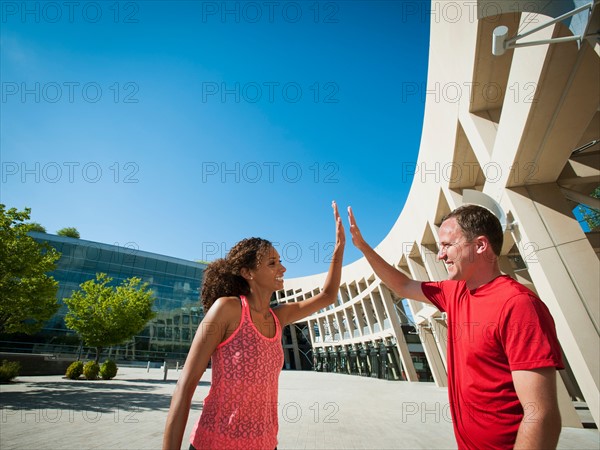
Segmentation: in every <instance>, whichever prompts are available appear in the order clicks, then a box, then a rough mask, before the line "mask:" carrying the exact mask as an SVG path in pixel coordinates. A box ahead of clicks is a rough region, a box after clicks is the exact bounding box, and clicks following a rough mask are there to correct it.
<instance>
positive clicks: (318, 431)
mask: <svg viewBox="0 0 600 450" xmlns="http://www.w3.org/2000/svg"><path fill="white" fill-rule="evenodd" d="M179 373H180V372H178V371H175V370H169V372H168V374H167V380H166V381H165V380H163V378H164V375H163V372H162V370H161V369H149V370H147V369H145V368H129V367H121V368H120V369H119V373H118V374H117V377H116V378H115V379H113V380H109V381H103V380H98V381H86V380H67V379H63V378H62V377H61V376H36V377H19V378H17V379H16V380H15V382H14V383H10V384H3V385H0V449H2V450H9V449H57V448H61V449H159V448H160V447H161V443H162V435H163V429H164V423H165V418H166V415H167V411H168V408H169V403H170V400H171V395H172V392H173V389H174V388H175V383H176V380H177V376H178V375H179ZM209 387H210V371H207V373H206V374H205V375H204V376H203V378H202V380H201V382H200V385H199V386H198V389H197V390H196V393H195V395H194V401H193V406H192V411H191V413H190V419H189V422H188V425H187V430H186V437H185V440H184V443H183V444H182V448H185V449H187V448H188V443H187V440H188V437H189V434H190V432H191V429H192V427H193V424H194V422H195V421H196V420H197V418H198V416H199V415H200V412H201V407H202V400H203V399H204V397H205V396H206V394H207V393H208V389H209ZM278 408H279V425H280V432H279V445H278V448H280V449H296V448H298V449H300V448H307V449H451V448H456V444H455V441H454V435H453V433H452V423H451V421H450V411H449V407H448V399H447V392H446V389H443V388H438V387H436V386H435V385H434V384H433V383H406V382H397V381H385V380H379V379H373V378H364V377H358V376H350V375H341V374H330V373H317V372H297V371H283V372H282V373H281V378H280V396H279V405H278ZM559 448H561V449H599V448H600V437H599V434H598V430H591V429H574V428H563V431H562V434H561V438H560V442H559Z"/></svg>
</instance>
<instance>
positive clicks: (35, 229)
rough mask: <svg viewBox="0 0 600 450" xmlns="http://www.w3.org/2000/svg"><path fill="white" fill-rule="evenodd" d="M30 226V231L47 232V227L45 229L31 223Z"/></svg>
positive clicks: (35, 223)
mask: <svg viewBox="0 0 600 450" xmlns="http://www.w3.org/2000/svg"><path fill="white" fill-rule="evenodd" d="M29 226H30V228H29V231H37V232H38V233H45V232H46V227H44V226H43V225H41V224H39V223H37V222H30V223H29Z"/></svg>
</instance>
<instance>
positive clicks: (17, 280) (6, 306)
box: [0, 204, 60, 334]
mask: <svg viewBox="0 0 600 450" xmlns="http://www.w3.org/2000/svg"><path fill="white" fill-rule="evenodd" d="M30 213H31V209H29V208H25V210H23V211H17V209H16V208H10V209H8V210H7V209H6V206H5V205H3V204H0V333H27V334H33V333H35V332H36V331H38V330H40V329H41V328H42V326H43V325H44V322H46V321H47V320H48V319H50V317H52V316H53V315H54V313H55V312H56V311H57V310H58V307H59V304H58V301H57V299H56V292H57V291H58V283H57V282H56V280H55V279H54V278H52V277H51V276H48V275H46V273H47V272H50V271H52V270H54V269H55V268H56V264H55V262H56V260H57V259H58V258H60V253H58V252H57V251H56V250H55V249H54V248H52V247H51V246H50V245H49V244H40V243H38V242H36V241H35V240H34V239H33V238H32V237H31V236H29V235H28V234H27V233H29V231H31V229H32V224H30V223H25V222H26V221H27V220H29V215H30Z"/></svg>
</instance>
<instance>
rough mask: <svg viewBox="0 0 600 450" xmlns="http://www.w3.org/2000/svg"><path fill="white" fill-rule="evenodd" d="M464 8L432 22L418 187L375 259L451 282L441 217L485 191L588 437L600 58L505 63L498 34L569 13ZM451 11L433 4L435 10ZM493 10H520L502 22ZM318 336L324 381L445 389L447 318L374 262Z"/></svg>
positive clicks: (548, 48)
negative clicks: (381, 275)
mask: <svg viewBox="0 0 600 450" xmlns="http://www.w3.org/2000/svg"><path fill="white" fill-rule="evenodd" d="M452 3H453V5H454V7H460V8H462V11H461V14H459V15H457V16H456V17H458V19H457V20H455V21H443V20H433V17H432V21H431V39H430V53H429V54H430V57H429V74H428V81H427V86H428V87H427V92H428V95H427V99H426V105H425V116H424V122H423V131H422V138H421V146H420V151H419V158H418V161H417V162H416V164H415V165H414V166H411V167H410V168H409V169H407V168H405V167H403V168H402V170H409V171H410V172H411V175H413V183H412V186H411V190H410V194H409V196H408V199H407V201H406V204H405V206H404V209H403V211H402V213H401V214H400V216H399V217H398V219H397V221H396V223H395V224H394V226H393V227H392V229H391V230H390V232H389V234H388V235H387V236H386V237H385V238H384V239H383V241H382V242H381V243H380V244H379V245H378V246H377V248H376V250H377V252H378V253H379V254H381V255H382V256H383V258H384V259H386V260H387V261H388V262H390V263H391V264H393V265H395V266H396V267H398V268H399V269H400V270H402V271H404V272H406V273H407V274H408V275H410V276H411V277H413V278H414V279H419V280H442V279H445V278H446V270H445V268H444V266H443V265H442V264H441V263H439V262H438V261H437V259H436V253H437V247H436V244H435V243H436V241H437V232H438V227H439V225H440V223H441V219H442V217H443V216H444V215H445V214H447V213H448V212H450V211H451V210H452V209H454V208H456V207H458V206H460V205H461V204H462V203H463V201H464V198H463V196H464V195H465V192H468V191H472V190H476V191H479V192H481V193H483V194H485V195H487V196H488V197H489V198H490V199H491V200H493V201H494V202H495V203H497V204H498V205H500V207H501V208H502V210H503V212H504V214H505V215H506V220H507V223H508V226H507V228H506V232H505V245H504V248H503V249H502V256H501V261H500V262H501V268H502V270H503V271H504V272H505V273H508V274H509V275H511V276H513V277H514V278H516V279H517V280H518V281H520V282H522V283H523V284H525V285H527V286H528V287H530V288H531V289H533V290H535V291H536V292H537V293H538V294H539V295H540V297H541V299H542V300H543V301H544V302H545V303H546V304H547V305H548V307H549V309H550V311H551V312H552V314H553V317H554V319H555V322H556V325H557V331H558V337H559V340H560V342H561V345H562V347H563V351H564V354H565V359H566V362H567V364H568V370H567V371H565V373H564V374H563V380H564V383H563V382H560V383H559V384H560V386H559V391H560V393H561V395H562V398H563V400H562V401H561V412H562V415H563V424H564V425H565V426H578V425H579V426H580V425H581V424H580V422H579V421H578V418H577V415H576V414H575V413H574V410H573V407H572V405H571V400H573V399H579V400H582V401H583V400H584V401H585V402H587V405H588V407H589V409H590V412H591V414H592V416H593V418H594V420H595V421H596V423H597V424H598V423H599V422H600V413H599V408H600V405H599V398H600V395H599V387H600V367H599V366H600V359H599V358H598V355H599V354H600V348H599V347H600V337H599V324H600V317H599V316H600V298H599V292H600V281H599V278H598V273H600V265H599V261H598V254H597V252H598V249H597V247H598V244H597V242H598V238H597V233H593V232H592V233H587V234H586V233H584V231H583V230H582V227H581V226H580V224H579V223H578V221H577V219H576V218H575V216H574V215H573V214H572V210H573V209H574V208H575V207H576V205H577V203H583V202H580V201H577V203H576V202H574V201H573V199H574V198H576V199H577V198H578V199H580V200H581V199H585V198H587V197H589V195H590V194H591V192H592V191H593V190H594V189H595V188H596V187H597V186H598V176H599V175H600V167H599V166H600V156H599V150H600V149H599V148H598V147H599V144H594V145H587V144H588V143H590V142H593V141H594V140H598V138H599V137H600V136H598V129H599V127H598V124H599V123H600V115H599V114H600V113H599V112H598V111H599V104H600V87H599V84H598V79H600V58H599V54H600V51H599V46H598V44H597V43H596V44H590V43H589V42H588V41H584V42H582V43H581V45H578V43H576V42H570V43H562V44H560V45H539V46H534V47H524V48H517V49H514V50H508V51H507V52H506V53H505V54H504V55H502V56H498V57H494V56H493V55H492V54H491V41H492V33H493V30H494V29H495V28H496V27H497V26H498V25H504V26H506V27H508V29H509V30H510V32H511V33H512V34H511V35H514V34H515V33H516V31H517V30H518V31H519V32H523V31H526V30H527V29H528V27H532V26H534V25H535V24H536V23H537V21H538V20H546V19H548V17H550V18H551V17H556V16H557V15H560V14H561V13H562V12H561V11H558V10H557V11H550V10H548V11H545V12H546V13H547V14H546V15H544V16H542V14H539V13H541V11H532V12H533V13H538V14H537V15H534V16H532V15H531V14H530V13H523V12H522V11H523V10H525V8H530V10H531V9H532V8H534V6H540V7H542V6H543V5H546V6H548V5H550V4H552V5H553V7H556V6H557V5H556V4H557V3H562V2H545V1H542V2H531V1H528V2H490V1H479V2H477V17H475V16H474V14H473V9H472V5H470V3H471V2H463V3H460V2H452ZM567 3H570V4H571V6H573V3H574V2H567ZM575 3H577V2H575ZM445 4H447V3H445V2H433V4H432V10H434V9H435V8H438V9H439V8H443V7H444V5H445ZM492 4H493V5H495V7H496V8H498V5H504V6H506V7H507V8H508V7H512V8H513V9H512V10H510V11H504V10H502V11H497V10H495V11H496V12H495V13H494V14H493V15H492V14H491V13H490V11H491V10H492V9H491V8H492V6H491V5H492ZM515 5H516V6H517V8H516V9H517V10H516V11H515ZM532 5H533V6H532ZM504 6H503V7H504ZM562 6H565V7H567V6H569V5H566V3H565V4H564V5H562ZM520 7H522V8H523V9H519V8H520ZM559 9H560V8H559ZM532 17H534V18H536V19H537V20H535V21H534V20H533V19H532ZM534 22H535V23H534ZM537 34H539V35H540V36H537V37H538V38H543V39H546V38H553V37H561V36H569V35H572V32H571V30H570V29H569V28H568V26H566V25H565V24H562V23H558V24H556V25H553V26H551V27H548V28H545V29H543V30H541V31H539V32H538V33H537ZM450 35H451V36H453V39H452V40H449V39H448V38H447V37H448V36H450ZM592 45H594V46H592ZM584 147H585V149H584V150H583V151H579V150H578V151H577V152H574V150H575V149H580V148H584ZM402 175H403V176H406V175H407V173H403V174H402ZM564 186H567V187H566V188H565V187H564ZM575 191H576V192H577V195H574V194H573V192H575ZM596 203H597V200H595V199H594V200H590V201H589V204H596ZM424 205H429V207H424ZM324 277H325V275H324V274H317V275H314V276H310V277H302V278H296V279H291V280H288V281H287V282H286V290H285V291H280V292H278V294H277V296H278V301H280V302H295V301H302V300H304V299H306V298H308V297H310V296H312V295H314V294H315V293H317V292H318V291H319V289H320V286H321V285H322V283H323V282H324ZM307 324H308V330H309V333H310V338H311V342H312V345H313V351H314V353H315V356H316V357H315V360H316V361H317V363H318V365H319V369H320V370H324V369H326V370H336V371H345V372H349V373H355V374H361V375H368V376H379V377H382V378H395V379H402V380H408V381H416V380H418V379H420V380H423V379H424V377H425V379H426V380H427V379H429V380H432V381H435V382H436V384H437V385H438V386H445V385H446V369H445V358H446V354H445V340H446V323H445V317H444V315H443V314H441V313H440V312H439V311H437V310H436V309H434V308H431V307H427V306H425V305H423V304H421V303H418V302H414V301H412V300H410V299H400V298H397V297H396V296H395V295H394V294H393V293H392V292H391V291H390V290H389V289H387V287H386V286H385V285H383V284H382V283H381V281H380V280H379V279H378V278H377V277H376V276H375V275H374V274H373V271H372V270H371V268H370V266H369V265H368V263H367V262H366V260H365V259H364V258H363V259H360V260H358V261H356V262H354V263H352V264H349V265H347V266H345V267H344V271H343V279H342V286H341V288H340V295H339V300H338V302H337V304H335V305H333V306H332V307H330V308H328V309H327V310H324V311H321V312H319V313H318V314H315V315H314V316H311V317H310V318H309V320H308V322H307Z"/></svg>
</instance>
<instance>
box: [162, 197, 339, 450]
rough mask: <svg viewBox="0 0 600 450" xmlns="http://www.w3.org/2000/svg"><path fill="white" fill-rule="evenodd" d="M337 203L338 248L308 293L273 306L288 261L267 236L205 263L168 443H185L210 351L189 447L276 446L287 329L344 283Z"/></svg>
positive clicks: (323, 303) (165, 444)
mask: <svg viewBox="0 0 600 450" xmlns="http://www.w3.org/2000/svg"><path fill="white" fill-rule="evenodd" d="M332 207H333V214H334V217H335V221H336V243H335V249H334V251H333V256H332V260H331V265H330V267H329V272H328V274H327V278H326V280H325V285H324V286H323V290H322V291H321V293H319V294H318V295H316V296H314V297H311V298H310V299H307V300H304V301H302V302H297V303H287V304H282V305H278V306H276V307H274V308H273V309H271V308H270V307H269V304H270V301H271V297H272V295H273V292H275V291H278V290H281V289H283V274H284V272H285V267H283V265H282V264H281V261H280V259H279V254H278V253H277V250H275V249H274V248H273V246H272V245H271V243H270V242H269V241H266V240H264V239H260V238H250V239H244V240H242V241H240V242H238V243H237V244H236V245H235V246H234V247H233V248H232V249H231V250H230V251H229V253H228V254H227V256H226V257H225V258H223V259H219V260H217V261H214V262H212V263H211V264H210V265H209V266H208V267H207V269H206V271H205V273H204V282H203V285H202V301H203V304H204V312H205V317H204V320H203V321H202V323H201V324H200V327H198V330H197V332H196V335H195V337H194V340H193V342H192V345H191V347H190V351H189V353H188V356H187V359H186V362H185V366H184V369H183V371H182V373H181V375H180V377H179V380H178V382H177V386H176V387H175V391H174V393H173V398H172V400H171V407H170V409H169V414H168V416H167V424H166V427H165V434H164V439H163V449H165V450H172V449H180V448H181V441H182V439H183V433H184V431H185V426H186V423H187V420H188V415H189V410H190V405H191V401H192V396H193V395H194V391H195V389H196V386H197V385H198V382H199V380H200V378H201V377H202V375H203V374H204V371H205V370H206V367H207V365H208V362H209V360H211V357H212V383H211V388H210V392H209V393H208V396H207V397H206V399H205V401H204V406H203V410H202V415H201V417H200V419H199V420H198V422H197V423H196V426H195V427H194V431H193V433H192V436H191V439H190V442H191V445H190V449H198V450H200V449H201V448H228V449H230V448H240V449H242V448H243V449H254V448H261V449H262V448H266V449H273V448H275V447H276V446H277V430H278V420H277V389H278V379H279V372H280V371H281V368H282V366H283V348H282V346H281V330H282V328H283V327H284V326H286V325H288V324H290V323H293V322H295V321H297V320H300V319H302V318H304V317H306V316H309V315H311V314H313V313H315V312H317V311H319V310H320V309H322V308H325V307H326V306H328V305H330V304H331V303H333V302H334V301H335V300H336V298H337V294H338V289H339V286H340V278H341V272H342V258H343V253H344V245H345V234H344V227H343V226H342V221H341V219H340V216H339V213H338V209H337V205H336V204H335V202H333V203H332Z"/></svg>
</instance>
